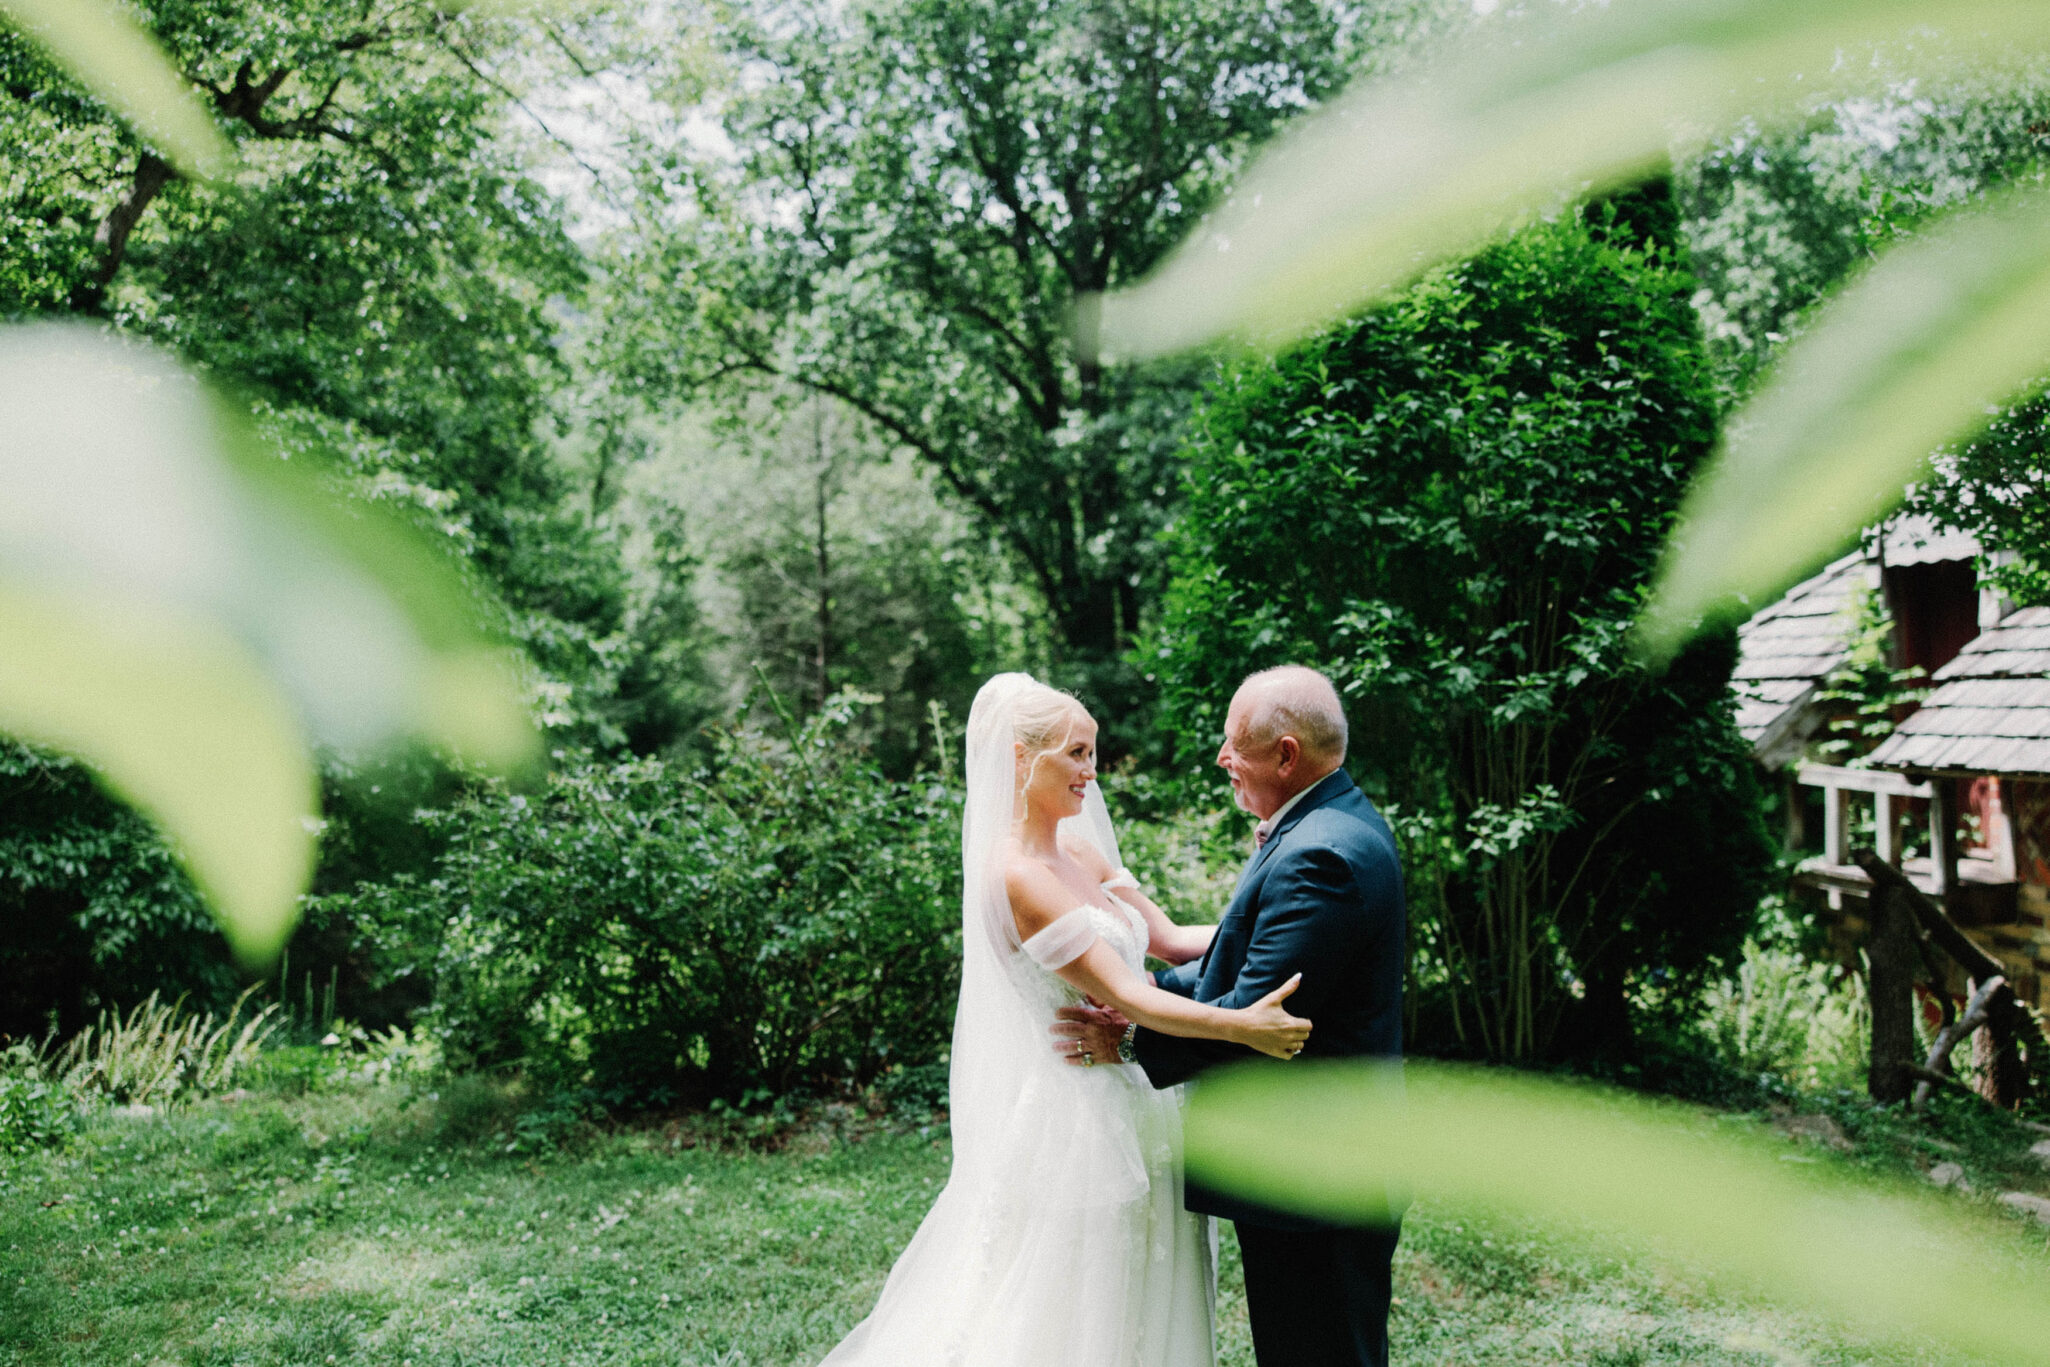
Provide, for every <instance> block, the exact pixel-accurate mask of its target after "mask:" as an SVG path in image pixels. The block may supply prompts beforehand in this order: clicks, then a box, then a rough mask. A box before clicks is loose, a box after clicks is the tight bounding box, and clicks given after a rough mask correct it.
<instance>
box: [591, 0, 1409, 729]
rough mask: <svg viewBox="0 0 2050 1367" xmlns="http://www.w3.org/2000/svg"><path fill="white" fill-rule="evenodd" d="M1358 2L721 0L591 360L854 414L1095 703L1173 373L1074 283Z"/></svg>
mask: <svg viewBox="0 0 2050 1367" xmlns="http://www.w3.org/2000/svg"><path fill="white" fill-rule="evenodd" d="M1431 8H1433V7H1431V6H1428V5H1420V4H1406V5H1398V6H1392V7H1386V8H1385V11H1384V12H1383V13H1382V14H1381V15H1379V16H1378V18H1379V21H1380V22H1381V23H1382V24H1383V26H1385V27H1386V28H1387V29H1389V30H1395V31H1399V30H1401V29H1402V27H1403V25H1404V23H1405V22H1421V20H1419V19H1418V17H1417V16H1418V15H1419V13H1420V12H1422V11H1426V10H1429V9H1431ZM1359 22H1360V21H1359V20H1358V18H1357V17H1356V16H1353V15H1351V14H1350V12H1349V7H1346V6H1341V5H1333V4H1328V3H1326V2H1325V0H1283V3H1276V4H1249V3H1245V2H1244V0H1202V2H1201V3H1184V4H1178V5H1172V6H1166V7H1162V6H1158V5H1149V4H1135V3H1123V2H1122V0H1120V2H1119V3H1111V4H1104V3H1097V2H1095V0H1091V2H1090V3H1076V2H1075V0H1058V2H1057V3H1051V4H1041V5H1013V4H1003V3H990V2H988V0H976V2H975V3H960V2H959V0H944V3H942V2H941V0H890V2H889V3H879V4H873V5H866V6H851V7H843V6H838V5H823V4H768V3H765V4H759V5H742V6H737V7H736V12H735V13H734V15H733V16H732V22H731V23H730V25H728V26H726V27H724V28H723V29H722V30H721V33H720V42H721V44H722V48H723V50H722V57H723V59H724V60H725V61H726V62H728V63H729V64H730V65H731V66H732V67H734V68H735V69H736V70H739V71H741V72H744V73H745V78H744V79H741V80H737V81H735V82H733V83H732V85H731V88H730V89H729V90H727V91H726V92H725V94H724V97H723V99H722V101H721V103H720V106H719V110H720V113H721V116H722V122H721V126H722V128H723V130H724V132H725V134H726V137H727V138H728V139H729V140H730V143H731V148H732V153H731V155H730V156H728V155H726V154H725V152H724V151H723V150H704V151H701V152H695V153H694V152H691V151H690V150H689V144H688V142H687V141H686V140H679V147H680V150H678V151H677V152H674V153H672V154H670V156H669V157H668V158H667V159H666V160H665V159H656V160H655V162H654V164H652V165H651V166H650V168H649V171H648V176H649V178H650V179H651V180H653V181H655V182H657V183H659V184H660V185H661V186H662V187H663V188H664V190H665V191H666V192H667V193H668V194H670V195H681V196H687V197H688V199H689V200H690V202H691V204H692V206H693V208H694V209H695V210H696V212H695V213H693V214H691V215H689V216H687V217H682V218H680V219H679V218H678V216H675V215H665V216H664V217H663V218H662V219H661V221H660V226H659V227H656V228H653V229H650V230H647V231H641V232H637V233H636V234H635V235H634V240H633V241H632V242H631V243H629V244H628V246H627V247H626V249H625V252H624V259H623V260H622V262H621V264H620V266H619V269H618V271H617V293H618V303H619V308H618V309H617V312H616V317H615V327H616V328H617V333H616V338H615V342H614V345H613V347H612V351H613V353H614V355H615V356H616V358H617V359H616V360H615V361H614V362H613V364H616V365H618V366H619V367H620V368H621V369H622V371H623V372H624V373H627V374H631V375H634V376H636V377H637V378H643V379H645V380H646V381H647V383H649V384H650V385H651V386H652V387H654V388H655V389H656V390H658V391H666V392H692V393H703V394H707V395H709V396H716V395H718V394H720V393H727V394H733V393H746V392H748V391H747V390H746V389H745V388H744V387H743V388H739V389H736V388H735V386H736V385H737V384H738V385H741V386H745V385H746V383H747V382H749V381H753V382H756V383H757V384H759V383H790V384H796V385H801V386H805V387H808V388H810V389H812V390H814V391H817V392H820V393H824V394H829V395H832V396H834V397H836V398H838V399H840V400H841V401H843V402H844V403H846V404H847V405H848V406H850V407H851V408H853V409H856V410H858V411H860V412H861V413H862V414H864V415H866V416H867V418H868V419H869V420H871V421H872V422H873V424H874V425H875V427H876V428H877V429H878V431H879V432H881V433H882V434H885V435H886V436H887V439H888V440H890V441H891V442H893V443H897V444H901V445H902V446H904V447H907V448H909V449H910V450H912V451H914V452H916V453H917V454H918V455H919V456H920V457H921V458H922V459H923V461H924V462H925V463H927V464H928V465H929V466H930V467H931V468H932V469H933V470H934V471H935V473H936V474H937V475H938V476H939V477H940V478H941V479H942V480H943V481H944V484H945V487H946V488H947V490H948V491H949V492H950V493H951V494H952V495H954V496H956V497H957V498H958V500H959V502H960V504H961V506H962V507H963V508H965V509H967V510H968V511H970V513H971V514H972V515H973V516H974V517H975V518H977V519H978V520H979V521H980V522H981V523H982V525H983V526H984V528H985V529H986V531H987V533H988V534H989V535H991V536H993V537H997V538H1001V540H1002V541H1003V543H1004V545H1005V547H1006V549H1007V551H1008V552H1009V554H1010V555H1011V556H1012V557H1014V561H1015V564H1016V567H1017V571H1016V572H1017V573H1018V574H1020V575H1021V576H1022V577H1023V578H1025V579H1026V580H1027V581H1028V582H1029V583H1030V584H1031V586H1032V588H1033V590H1034V591H1035V592H1037V593H1038V594H1039V595H1040V596H1041V597H1042V598H1043V599H1044V601H1045V603H1046V606H1047V610H1048V613H1049V616H1050V618H1051V622H1052V624H1053V626H1054V628H1055V631H1056V634H1057V637H1058V640H1059V642H1060V643H1061V644H1062V645H1063V646H1064V647H1065V648H1066V652H1067V656H1068V658H1067V659H1066V660H1065V662H1064V665H1063V667H1064V669H1066V670H1067V671H1068V672H1069V674H1070V675H1071V676H1072V677H1071V682H1076V683H1079V684H1082V685H1084V686H1085V687H1091V688H1095V689H1098V690H1100V691H1101V692H1103V694H1104V696H1105V698H1106V701H1112V702H1114V703H1115V704H1116V705H1115V707H1113V708H1112V709H1111V715H1109V716H1108V717H1107V718H1106V720H1107V721H1108V722H1109V723H1110V724H1111V725H1112V727H1113V728H1117V727H1120V726H1122V725H1124V724H1125V720H1126V714H1128V713H1130V712H1131V710H1132V705H1133V703H1134V702H1135V701H1136V697H1137V692H1136V690H1135V686H1134V682H1133V681H1132V680H1130V678H1129V677H1128V676H1127V675H1126V673H1125V671H1124V670H1123V669H1122V667H1121V666H1120V665H1119V663H1118V660H1117V655H1118V653H1119V652H1120V650H1121V649H1122V648H1123V647H1124V646H1125V645H1126V644H1127V643H1128V642H1129V641H1130V640H1131V638H1132V635H1133V633H1134V632H1135V631H1136V630H1137V628H1138V626H1139V623H1140V621H1141V619H1142V616H1143V615H1144V614H1145V612H1146V611H1147V610H1148V608H1149V605H1150V600H1151V597H1152V595H1153V593H1154V592H1155V591H1156V589H1157V584H1158V578H1159V576H1158V558H1157V554H1156V553H1155V550H1154V540H1153V532H1154V531H1155V530H1156V529H1157V528H1158V527H1159V526H1160V525H1161V522H1162V520H1163V519H1164V517H1165V516H1166V515H1167V514H1168V512H1169V511H1170V510H1171V505H1172V501H1173V496H1174V488H1175V480H1174V477H1173V473H1172V460H1173V455H1174V451H1175V448H1176V446H1177V444H1178V441H1179V436H1180V430H1181V423H1182V420H1183V417H1184V416H1185V413H1186V406H1187V400H1188V396H1189V393H1190V391H1191V387H1192V384H1193V381H1194V379H1195V378H1196V376H1197V374H1198V371H1197V370H1196V369H1194V368H1192V367H1190V366H1187V365H1175V366H1157V367H1151V368H1145V369H1135V368H1132V367H1109V368H1105V367H1102V366H1100V365H1099V364H1097V363H1096V362H1095V361H1094V360H1093V359H1091V358H1090V357H1088V356H1087V355H1085V354H1083V353H1081V352H1080V351H1079V350H1078V348H1077V347H1076V345H1075V340H1074V333H1073V327H1072V323H1073V320H1072V318H1071V316H1070V314H1071V309H1072V303H1073V300H1074V298H1075V296H1076V295H1077V294H1078V293H1083V292H1089V291H1100V290H1102V289H1104V288H1106V287H1107V286H1110V285H1115V284H1118V283H1120V282H1123V281H1127V280H1131V279H1133V278H1136V276H1137V275H1138V274H1140V273H1141V272H1143V271H1144V270H1145V269H1146V268H1147V267H1148V266H1149V265H1151V264H1152V263H1153V261H1154V260H1155V259H1156V258H1157V257H1158V256H1159V255H1160V253H1161V252H1162V251H1163V250H1165V248H1166V247H1167V246H1168V245H1169V244H1170V243H1171V242H1172V241H1173V240H1174V239H1175V238H1176V237H1177V236H1179V235H1180V233H1181V232H1182V231H1183V230H1184V229H1185V228H1186V226H1187V225H1188V224H1189V223H1191V222H1193V221H1194V220H1195V218H1196V216H1197V215H1199V214H1201V213H1202V212H1203V210H1204V209H1205V207H1206V206H1207V205H1208V204H1209V203H1210V202H1211V201H1212V200H1213V199H1214V198H1215V196H1216V195H1217V194H1218V193H1219V192H1220V190H1221V188H1222V187H1223V185H1224V184H1225V183H1226V182H1227V180H1228V178H1229V176H1230V174H1231V172H1232V169H1233V168H1234V167H1235V166H1236V165H1237V163H1238V160H1239V158H1240V157H1241V155H1242V154H1243V152H1244V150H1245V148H1246V147H1247V146H1248V145H1249V144H1250V143H1251V142H1252V141H1255V140H1257V139H1259V138H1261V137H1263V136H1265V135H1266V134H1267V133H1269V132H1270V131H1271V130H1273V129H1274V128H1275V127H1276V126H1277V125H1278V124H1279V123H1280V122H1281V121H1282V120H1283V119H1285V118H1286V117H1287V116H1288V115H1289V114H1290V113H1292V112H1294V111H1296V110H1298V109H1300V108H1302V107H1303V106H1304V105H1305V104H1307V103H1308V102H1311V101H1314V100H1316V99H1318V98H1319V97H1321V96H1322V95H1324V94H1326V93H1328V92H1329V91H1331V90H1333V89H1335V88H1336V86H1337V85H1338V84H1339V83H1340V82H1341V81H1342V80H1343V78H1344V77H1345V75H1346V74H1347V70H1348V65H1349V61H1350V58H1351V56H1352V53H1353V48H1352V46H1351V42H1350V36H1351V33H1352V28H1353V26H1355V25H1356V24H1357V23H1359ZM629 320H632V321H629ZM713 386H718V388H714V387H713ZM1120 739H1121V740H1123V739H1125V738H1124V737H1123V736H1120Z"/></svg>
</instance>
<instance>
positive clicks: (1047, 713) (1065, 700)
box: [1011, 679, 1089, 793]
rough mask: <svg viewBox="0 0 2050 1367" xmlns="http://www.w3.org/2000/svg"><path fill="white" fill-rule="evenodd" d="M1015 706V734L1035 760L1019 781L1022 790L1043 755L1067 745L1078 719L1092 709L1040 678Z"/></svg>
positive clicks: (1013, 725)
mask: <svg viewBox="0 0 2050 1367" xmlns="http://www.w3.org/2000/svg"><path fill="white" fill-rule="evenodd" d="M1013 706H1014V710H1013V712H1012V713H1011V738H1012V739H1013V740H1015V741H1017V742H1018V743H1019V744H1020V745H1022V746H1024V747H1025V754H1026V757H1027V758H1029V759H1030V760H1031V763H1030V764H1029V765H1028V766H1027V767H1026V769H1025V773H1024V776H1023V777H1022V778H1020V779H1019V781H1018V791H1019V792H1021V793H1022V792H1024V790H1025V789H1026V788H1027V787H1028V786H1029V785H1030V784H1031V782H1032V775H1033V773H1034V772H1035V771H1036V770H1037V769H1038V768H1039V761H1040V759H1041V757H1042V756H1044V755H1046V754H1048V753H1049V752H1051V751H1054V750H1058V749H1060V748H1061V746H1063V745H1065V744H1066V743H1067V739H1068V737H1069V736H1070V735H1073V734H1074V730H1075V722H1076V720H1077V719H1079V718H1084V717H1087V716H1088V715H1089V709H1088V708H1086V707H1084V706H1082V701H1081V699H1079V698H1077V697H1076V696H1075V695H1074V694H1072V693H1069V692H1067V691H1065V690H1064V689H1059V688H1055V687H1054V686H1053V685H1052V684H1045V683H1041V682H1040V681H1039V680H1037V679H1034V680H1033V681H1032V686H1031V687H1030V688H1029V689H1027V690H1026V692H1025V694H1024V696H1022V697H1020V698H1019V699H1018V700H1017V702H1016V703H1015V704H1014V705H1013Z"/></svg>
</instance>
